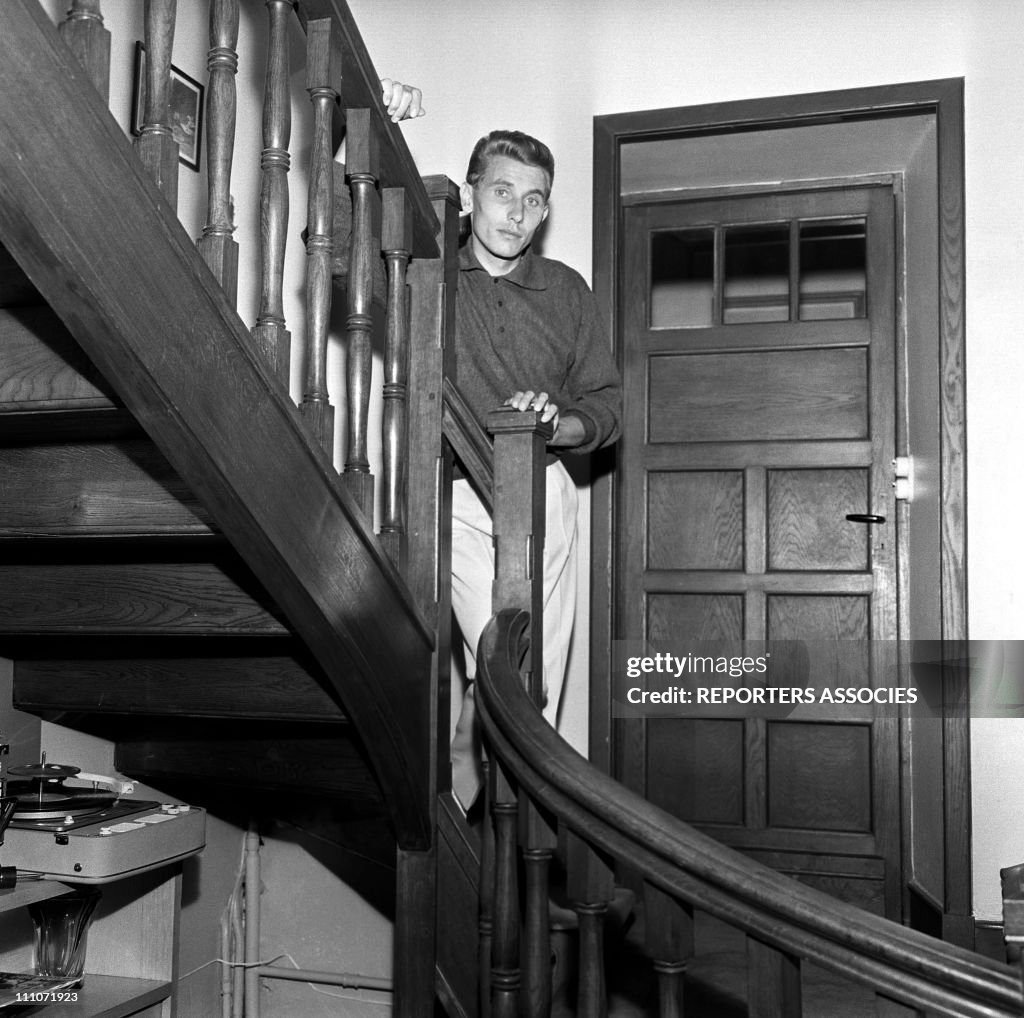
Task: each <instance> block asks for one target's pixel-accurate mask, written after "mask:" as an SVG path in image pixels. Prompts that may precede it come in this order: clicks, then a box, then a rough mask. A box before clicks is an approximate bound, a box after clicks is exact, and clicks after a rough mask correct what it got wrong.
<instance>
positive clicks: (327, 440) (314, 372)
mask: <svg viewBox="0 0 1024 1018" xmlns="http://www.w3.org/2000/svg"><path fill="white" fill-rule="evenodd" d="M306 91H307V92H309V98H310V102H311V103H312V104H313V150H312V155H311V157H310V167H309V202H308V211H307V226H306V232H307V237H306V326H307V330H308V335H309V342H308V344H307V351H306V386H305V391H304V393H303V396H302V403H301V404H300V406H299V409H300V410H301V411H302V413H303V415H304V416H305V417H306V419H307V421H308V422H309V426H310V429H311V430H312V432H313V436H314V438H315V439H316V440H317V441H318V442H319V443H320V444H321V445H322V446H323V448H324V449H326V450H327V453H328V455H331V454H332V453H333V451H334V407H332V406H331V401H330V398H329V396H328V394H327V330H328V326H329V324H330V318H331V253H332V251H333V250H334V236H333V235H334V144H333V141H332V136H331V116H332V113H333V108H334V104H335V103H336V102H337V101H338V95H339V93H340V91H341V40H340V38H339V37H338V31H337V29H335V28H334V26H333V24H332V22H331V19H330V18H319V19H317V20H315V21H310V22H309V23H308V24H307V26H306Z"/></svg>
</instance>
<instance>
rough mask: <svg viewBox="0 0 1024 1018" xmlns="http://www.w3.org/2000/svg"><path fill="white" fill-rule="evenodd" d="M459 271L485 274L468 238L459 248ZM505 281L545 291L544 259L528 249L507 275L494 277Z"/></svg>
mask: <svg viewBox="0 0 1024 1018" xmlns="http://www.w3.org/2000/svg"><path fill="white" fill-rule="evenodd" d="M459 269H460V270H462V271H463V272H467V271H469V272H471V271H474V270H479V271H480V272H487V270H486V269H485V268H484V267H483V266H482V265H481V264H480V261H479V259H478V258H477V256H476V255H475V254H474V253H473V238H472V237H470V238H469V240H467V241H466V243H465V244H463V245H462V247H460V248H459ZM496 278H499V279H506V280H508V282H510V283H515V285H516V286H518V287H521V288H522V289H524V290H546V289H547V288H548V278H547V272H545V271H544V259H543V258H540V257H538V256H537V255H535V254H534V253H533V251H532V250H531V249H530V248H527V250H526V253H525V254H524V255H523V257H522V258H521V259H520V261H519V264H518V265H517V266H516V267H515V268H514V269H513V270H512V271H511V272H509V273H508V274H507V275H504V276H499V277H496Z"/></svg>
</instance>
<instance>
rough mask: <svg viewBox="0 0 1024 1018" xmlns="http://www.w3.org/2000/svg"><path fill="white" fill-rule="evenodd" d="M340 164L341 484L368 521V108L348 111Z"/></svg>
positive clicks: (373, 197) (375, 215) (372, 139)
mask: <svg viewBox="0 0 1024 1018" xmlns="http://www.w3.org/2000/svg"><path fill="white" fill-rule="evenodd" d="M345 161H346V167H347V170H348V180H349V186H350V187H351V189H352V239H351V252H352V253H351V255H350V256H349V270H348V318H347V319H346V330H347V334H348V344H347V347H346V362H345V366H346V374H347V376H348V451H347V453H346V456H345V471H344V477H345V484H346V486H347V487H348V490H349V492H350V493H351V495H352V497H353V498H354V499H355V500H356V502H357V504H358V505H360V506H361V507H362V509H363V513H364V514H365V515H366V517H367V518H368V519H372V518H373V475H372V474H371V473H370V461H369V459H368V457H367V445H366V436H367V429H368V423H369V414H370V369H371V345H370V344H371V339H370V335H371V331H372V329H373V319H372V317H371V315H370V302H371V300H372V299H373V267H374V263H375V262H376V260H377V258H378V257H379V255H380V240H379V238H380V226H379V224H380V215H381V205H380V193H379V192H378V190H377V180H378V178H379V176H380V146H379V142H378V139H377V133H376V131H375V130H374V127H373V121H372V118H371V116H370V111H369V110H349V111H348V113H347V127H346V133H345Z"/></svg>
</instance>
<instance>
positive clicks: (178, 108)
mask: <svg viewBox="0 0 1024 1018" xmlns="http://www.w3.org/2000/svg"><path fill="white" fill-rule="evenodd" d="M205 92H206V89H205V88H204V87H203V85H202V84H201V83H200V82H198V81H196V79H195V78H193V77H191V76H190V75H188V74H186V73H185V72H184V71H182V70H181V69H180V68H178V67H175V66H174V64H171V91H170V101H169V103H168V118H167V119H168V124H169V126H170V128H171V131H172V133H173V134H174V140H175V141H176V142H177V143H178V162H180V163H184V164H185V165H186V166H187V167H188V168H189V169H190V170H195V171H196V172H197V173H198V172H199V161H200V158H201V156H202V151H203V112H204V109H205V103H204V96H205ZM145 111H146V45H145V43H143V42H141V41H136V43H135V70H134V74H133V77H132V124H131V131H132V134H133V135H136V136H138V135H140V134H142V123H143V117H144V116H145Z"/></svg>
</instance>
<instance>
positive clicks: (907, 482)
mask: <svg viewBox="0 0 1024 1018" xmlns="http://www.w3.org/2000/svg"><path fill="white" fill-rule="evenodd" d="M892 472H893V476H894V478H895V479H894V480H893V482H892V487H893V491H894V492H895V493H896V500H897V501H900V502H912V501H913V500H914V457H913V456H897V457H896V459H894V460H893V461H892Z"/></svg>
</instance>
